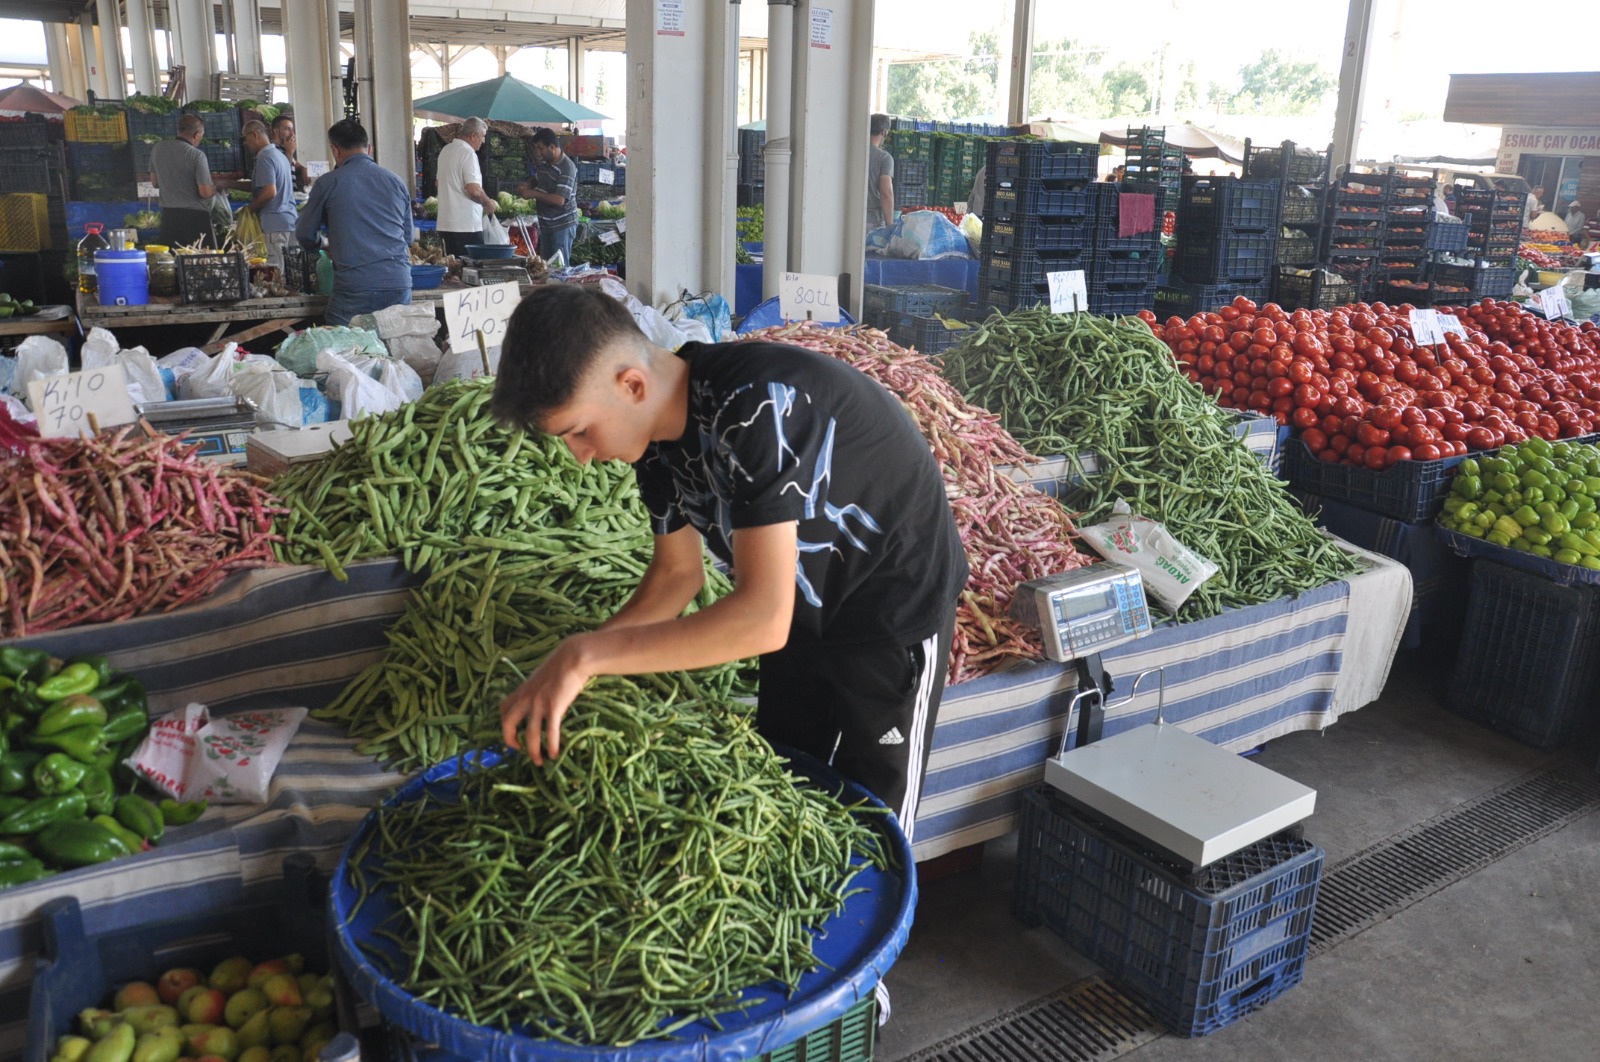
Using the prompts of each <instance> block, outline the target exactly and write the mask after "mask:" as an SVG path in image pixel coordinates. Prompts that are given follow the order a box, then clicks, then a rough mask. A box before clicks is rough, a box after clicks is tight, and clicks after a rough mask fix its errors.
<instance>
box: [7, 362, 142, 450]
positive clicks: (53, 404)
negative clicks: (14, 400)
mask: <svg viewBox="0 0 1600 1062" xmlns="http://www.w3.org/2000/svg"><path fill="white" fill-rule="evenodd" d="M28 404H29V405H31V406H32V407H33V415H34V416H36V417H38V418H39V434H40V435H43V436H45V437H46V438H55V437H57V436H62V435H65V436H75V435H92V434H93V433H94V428H93V427H92V426H91V425H90V423H89V418H90V417H91V416H92V417H94V419H95V423H96V424H98V425H99V426H100V427H101V428H109V427H111V426H113V425H116V424H132V423H133V421H134V420H135V419H136V415H135V414H134V412H133V399H131V398H129V397H128V372H127V370H126V369H124V368H123V367H122V366H121V365H107V366H105V367H104V368H100V369H89V370H87V371H85V372H74V373H68V374H67V375H66V376H51V377H49V378H47V379H44V380H34V381H32V382H31V383H29V384H28Z"/></svg>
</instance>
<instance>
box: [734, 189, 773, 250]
mask: <svg viewBox="0 0 1600 1062" xmlns="http://www.w3.org/2000/svg"><path fill="white" fill-rule="evenodd" d="M738 218H739V234H738V239H737V246H736V247H735V250H734V257H735V259H736V260H737V261H738V263H739V264H740V265H749V264H750V263H752V262H754V261H755V256H754V255H752V254H751V253H750V252H749V251H748V250H747V249H746V248H745V244H746V243H764V242H765V241H766V236H767V222H766V208H765V207H764V206H762V205H761V204H760V203H757V204H756V205H755V206H747V207H740V208H739V210H738Z"/></svg>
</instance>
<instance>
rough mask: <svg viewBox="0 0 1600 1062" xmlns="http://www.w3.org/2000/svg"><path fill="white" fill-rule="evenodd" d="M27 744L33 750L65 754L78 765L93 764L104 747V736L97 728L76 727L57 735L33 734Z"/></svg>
mask: <svg viewBox="0 0 1600 1062" xmlns="http://www.w3.org/2000/svg"><path fill="white" fill-rule="evenodd" d="M28 743H29V744H30V745H32V746H33V747H35V748H44V749H55V750H56V751H58V752H65V753H66V754H67V755H68V756H71V757H72V758H73V759H75V760H77V761H78V762H79V763H93V762H94V758H95V757H96V756H97V755H99V754H100V752H101V751H103V750H104V749H105V747H106V739H105V734H103V733H102V732H101V730H100V728H99V727H98V726H76V727H73V728H72V729H71V730H63V731H61V733H59V734H34V735H33V736H32V737H30V738H29V739H28Z"/></svg>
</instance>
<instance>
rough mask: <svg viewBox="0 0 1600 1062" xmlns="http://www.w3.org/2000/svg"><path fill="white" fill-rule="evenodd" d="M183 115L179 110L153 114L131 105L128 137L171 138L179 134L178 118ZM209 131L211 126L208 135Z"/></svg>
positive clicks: (136, 138) (130, 138)
mask: <svg viewBox="0 0 1600 1062" xmlns="http://www.w3.org/2000/svg"><path fill="white" fill-rule="evenodd" d="M181 117H182V115H181V114H179V113H177V112H173V113H171V114H151V113H149V112H147V111H139V110H134V109H133V108H132V107H129V108H128V139H129V140H138V139H139V138H140V137H142V136H144V137H150V136H153V137H155V138H157V139H158V140H171V139H172V138H173V137H175V136H177V135H178V119H179V118H181ZM209 132H210V127H209V126H208V127H207V134H208V135H209Z"/></svg>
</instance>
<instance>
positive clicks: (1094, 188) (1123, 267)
mask: <svg viewBox="0 0 1600 1062" xmlns="http://www.w3.org/2000/svg"><path fill="white" fill-rule="evenodd" d="M1089 191H1090V196H1091V198H1092V199H1093V200H1094V203H1095V219H1094V244H1093V247H1092V251H1091V255H1090V260H1089V268H1088V278H1087V279H1088V287H1089V309H1090V310H1091V311H1092V312H1094V313H1099V314H1129V313H1136V312H1137V311H1139V310H1149V309H1154V307H1155V304H1156V271H1157V270H1158V269H1159V268H1160V265H1161V221H1160V217H1161V215H1160V210H1161V206H1160V202H1159V199H1158V201H1157V203H1156V208H1155V209H1156V214H1155V218H1154V221H1155V227H1154V228H1153V229H1151V230H1150V231H1149V232H1141V233H1137V234H1134V235H1130V236H1123V235H1122V234H1121V232H1122V211H1123V196H1125V195H1149V194H1151V193H1149V192H1138V191H1136V190H1135V189H1132V188H1129V187H1128V186H1127V184H1126V183H1124V184H1105V183H1101V184H1095V185H1091V186H1090V188H1089Z"/></svg>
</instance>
